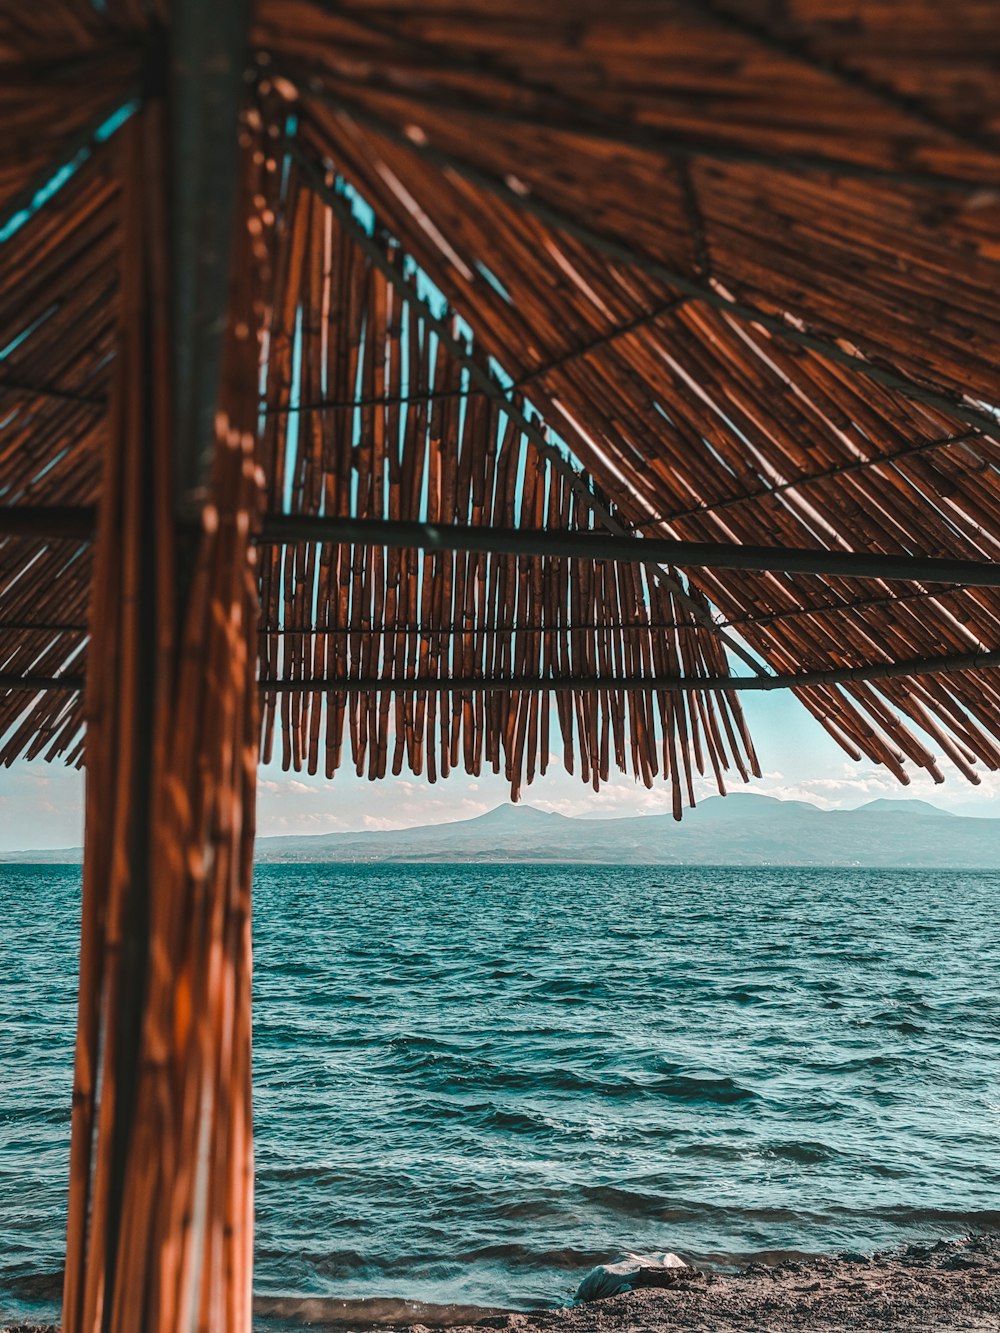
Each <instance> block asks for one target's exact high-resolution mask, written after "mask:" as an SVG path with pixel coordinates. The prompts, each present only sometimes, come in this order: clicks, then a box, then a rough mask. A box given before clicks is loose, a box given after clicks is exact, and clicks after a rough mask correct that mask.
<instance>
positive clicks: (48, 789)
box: [0, 692, 1000, 851]
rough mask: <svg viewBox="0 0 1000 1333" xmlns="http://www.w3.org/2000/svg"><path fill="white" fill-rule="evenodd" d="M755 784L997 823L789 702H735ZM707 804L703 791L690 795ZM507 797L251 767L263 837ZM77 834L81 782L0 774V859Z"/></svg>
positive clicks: (463, 779)
mask: <svg viewBox="0 0 1000 1333" xmlns="http://www.w3.org/2000/svg"><path fill="white" fill-rule="evenodd" d="M743 706H744V710H745V712H746V715H747V720H748V722H749V724H750V729H751V733H752V735H753V738H754V743H755V745H756V747H757V754H758V757H759V759H760V763H761V768H762V769H763V770H764V776H763V778H761V779H759V780H758V781H755V782H753V783H752V784H750V786H749V787H744V786H743V784H742V783H741V782H740V780H739V777H738V776H737V777H736V779H735V781H734V782H733V783H732V785H731V791H733V792H736V791H744V790H749V791H756V792H761V793H764V794H766V795H769V796H776V797H778V798H780V799H783V800H804V801H811V802H812V803H813V804H814V805H818V806H820V807H821V808H823V809H835V808H840V809H851V808H853V807H855V806H859V805H864V804H865V802H866V801H871V800H874V799H875V798H876V797H879V796H888V797H897V798H898V797H904V798H905V797H918V798H920V799H922V800H929V801H931V802H932V803H933V804H934V805H937V806H940V807H941V808H942V809H944V810H949V811H952V812H953V813H955V814H964V815H976V816H985V817H990V816H993V817H996V818H1000V774H996V773H984V774H983V776H982V783H981V785H980V786H978V787H976V786H972V785H971V784H969V783H968V782H966V780H965V779H964V778H963V777H962V775H961V774H960V773H958V772H957V771H956V770H955V769H954V768H952V767H951V765H950V764H949V763H948V762H947V761H946V760H944V759H942V760H941V768H942V771H943V772H944V773H945V774H946V781H945V782H944V784H942V785H940V786H936V785H935V784H934V783H933V782H932V781H931V779H930V778H929V777H927V775H926V774H924V773H922V772H915V773H914V776H913V780H912V782H911V784H910V786H909V787H905V788H904V787H900V786H899V784H898V783H897V782H896V781H895V779H894V778H893V777H892V775H891V774H890V773H888V772H887V771H886V770H884V769H881V768H878V767H876V766H875V765H872V764H870V763H868V762H867V761H862V762H861V763H860V764H856V763H853V762H852V761H851V760H850V759H848V757H847V756H846V755H845V754H844V753H843V752H842V751H841V750H840V749H839V748H838V747H837V746H836V745H835V744H834V742H833V741H832V740H831V739H830V738H829V737H828V736H827V734H826V732H824V731H823V730H822V728H821V727H820V726H819V725H818V723H816V722H815V721H814V720H813V719H812V718H811V717H810V716H809V715H808V713H806V711H805V709H804V708H803V707H802V706H801V704H799V703H798V701H797V700H796V699H795V698H794V697H793V696H792V695H790V694H785V693H781V692H775V693H773V694H770V693H767V694H765V693H761V694H754V693H750V694H744V696H743ZM713 794H714V784H712V783H709V782H705V783H703V784H702V790H701V792H699V793H698V795H699V799H700V798H701V797H702V796H711V795H713ZM509 799H510V793H509V790H508V787H507V784H506V783H505V782H504V781H503V779H502V778H501V777H496V776H494V775H493V774H492V773H490V774H488V775H484V776H481V777H479V778H471V777H467V776H466V775H465V774H459V773H454V774H452V775H451V776H450V777H448V778H446V779H445V780H443V781H439V782H437V783H436V784H434V785H430V784H429V783H428V782H427V781H426V779H425V778H415V777H413V776H412V775H406V774H404V775H402V776H400V777H398V778H386V779H385V780H383V781H382V782H369V781H368V780H367V779H366V778H357V777H356V776H355V775H354V772H353V770H351V769H342V770H341V771H340V772H339V773H338V774H337V775H336V777H335V778H334V779H333V780H332V781H328V780H327V779H326V778H325V777H322V776H320V777H316V778H311V777H309V776H308V775H307V774H304V773H284V772H282V770H281V768H280V766H279V765H277V764H270V765H265V766H263V767H262V768H261V771H260V775H259V781H258V811H257V827H258V833H259V834H260V835H261V836H267V835H272V834H281V833H332V832H336V831H349V830H357V829H383V828H405V827H407V826H410V825H414V824H437V823H443V822H446V821H448V820H453V819H470V818H472V817H474V816H475V815H479V814H484V813H485V812H486V811H487V810H492V809H493V808H494V807H495V806H497V805H502V804H503V803H505V802H506V801H508V800H509ZM522 801H524V802H525V803H526V804H528V805H534V806H537V807H538V808H539V809H542V810H555V811H558V812H559V813H560V814H566V815H587V816H588V817H591V818H594V817H597V818H601V817H607V818H612V817H614V818H620V817H623V816H629V815H642V814H656V813H661V812H664V811H667V810H669V809H670V804H671V798H670V789H669V787H668V786H667V784H665V783H663V782H662V781H661V782H660V784H659V785H657V786H655V787H654V788H653V789H652V790H649V791H647V789H646V788H645V787H643V786H642V785H641V784H638V783H636V782H634V781H633V780H632V779H631V778H628V777H622V776H616V777H615V778H613V779H612V781H611V782H609V783H608V784H607V785H606V786H604V787H602V788H601V791H600V792H598V793H595V792H594V791H593V789H592V788H590V787H585V786H584V784H583V783H582V782H581V781H580V777H579V774H577V775H576V776H572V777H571V776H570V775H568V774H567V773H565V772H564V771H563V769H562V765H561V760H560V761H559V762H555V761H554V762H553V765H552V767H551V768H550V769H549V772H548V774H547V775H546V777H545V778H543V779H536V781H535V782H534V783H533V784H532V785H531V786H530V787H529V788H527V789H526V790H525V792H524V794H523V796H522ZM82 836H83V777H82V775H81V774H80V773H78V772H77V771H75V770H73V769H67V768H65V767H64V766H63V765H62V764H58V763H57V764H45V763H42V762H40V761H35V762H32V763H17V764H14V765H13V766H12V767H11V768H9V769H0V851H18V850H22V849H29V848H36V847H37V848H49V847H74V846H79V845H80V843H81V841H82Z"/></svg>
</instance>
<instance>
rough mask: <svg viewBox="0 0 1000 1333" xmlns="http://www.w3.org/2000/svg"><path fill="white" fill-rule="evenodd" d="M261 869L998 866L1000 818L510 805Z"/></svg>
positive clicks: (336, 844) (717, 802)
mask: <svg viewBox="0 0 1000 1333" xmlns="http://www.w3.org/2000/svg"><path fill="white" fill-rule="evenodd" d="M256 857H257V860H258V861H259V862H261V863H265V864H281V863H284V864H288V863H296V862H299V863H309V862H341V863H358V862H361V863H363V862H373V863H375V862H399V863H405V862H435V861H437V862H451V863H456V862H469V863H477V862H478V863H497V862H522V863H538V864H543V863H552V864H560V863H564V864H565V863H569V864H571V863H574V862H575V863H577V864H580V863H604V864H609V865H748V866H749V865H796V866H871V867H873V868H874V867H884V868H888V867H893V866H898V867H921V868H928V869H955V870H961V869H991V870H992V869H1000V818H998V819H971V818H966V817H963V816H960V815H951V814H948V813H947V812H946V811H944V810H939V809H938V808H937V807H936V806H933V805H930V804H928V803H927V802H926V801H915V800H913V801H908V800H877V801H871V802H869V804H868V805H863V806H861V807H860V809H857V810H821V809H820V808H819V807H818V806H815V805H811V804H810V803H809V802H807V801H780V800H777V799H775V798H774V797H771V796H758V795H752V794H748V793H742V794H741V793H736V794H733V795H731V796H727V797H725V798H722V797H712V798H710V799H709V800H706V801H704V802H703V803H702V804H701V805H699V806H698V807H697V808H696V809H694V810H689V811H686V812H685V815H684V819H683V820H682V821H681V823H679V824H678V823H677V822H675V820H674V819H673V818H672V817H671V816H670V815H669V814H663V815H638V816H632V817H629V818H625V819H583V818H571V817H569V816H567V815H560V814H552V813H548V812H546V811H543V810H538V809H536V808H535V807H533V806H530V805H502V806H498V807H497V808H496V809H495V810H491V811H489V812H488V813H487V814H484V815H479V816H477V817H476V818H474V819H462V820H456V821H454V822H452V823H447V824H428V825H423V826H420V827H417V828H407V829H388V830H379V831H365V832H358V833H320V834H312V835H288V836H282V837H270V838H258V840H257V847H256ZM79 859H80V851H79V849H78V848H68V849H66V850H65V851H58V852H50V851H47V852H8V853H6V854H3V855H0V860H2V861H8V862H10V861H21V862H48V863H72V862H74V861H79Z"/></svg>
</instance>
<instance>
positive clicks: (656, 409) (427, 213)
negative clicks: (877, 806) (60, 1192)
mask: <svg viewBox="0 0 1000 1333" xmlns="http://www.w3.org/2000/svg"><path fill="white" fill-rule="evenodd" d="M998 68H1000V15H998V13H997V10H996V7H995V5H994V4H993V3H992V0H952V3H950V4H948V5H947V6H945V5H935V4H932V3H929V2H928V0H897V3H895V4H892V5H888V4H883V3H876V0H840V3H830V2H829V0H824V2H823V3H820V2H819V0H777V2H774V0H697V3H696V2H695V0H655V2H654V0H620V2H619V3H617V4H614V5H608V4H605V3H600V4H599V3H597V2H596V0H549V3H547V4H545V5H540V4H538V3H531V4H528V3H523V0H489V2H488V3H487V2H486V0H465V3H464V4H462V5H452V4H449V3H447V0H410V2H409V3H407V4H396V3H394V2H393V0H280V2H279V0H257V3H254V4H251V3H249V0H213V3H211V4H204V3H201V0H175V2H174V3H172V4H169V3H167V0H48V3H45V4H34V5H32V4H25V3H24V2H23V0H2V3H0V108H2V113H3V125H4V130H5V133H4V135H3V136H2V138H0V240H2V249H0V348H2V351H0V746H2V749H0V757H2V759H3V761H4V762H5V763H8V764H9V763H11V762H13V761H14V760H15V759H17V758H19V757H23V756H27V757H31V758H34V757H45V758H47V759H52V760H54V759H63V760H66V761H68V762H69V763H71V764H81V765H83V767H84V768H85V771H86V802H85V806H86V838H85V856H84V872H83V904H82V937H81V954H80V993H79V1024H78V1032H77V1039H76V1057H75V1081H74V1087H73V1102H72V1144H71V1162H70V1185H69V1216H68V1235H67V1257H66V1275H65V1295H64V1309H63V1329H64V1333H98V1331H99V1330H114V1331H116V1333H136V1330H158V1331H159V1333H175V1330H182V1329H199V1330H227V1331H228V1330H232V1331H233V1333H236V1331H237V1330H249V1328H250V1321H251V1269H252V1262H251V1260H252V1235H253V1228H252V1218H253V1156H252V1134H251V1104H250V1084H251V1068H250V976H251V959H250V882H251V870H252V860H253V832H254V790H255V774H256V770H257V765H258V760H259V758H260V756H261V755H263V756H264V757H267V758H270V757H271V756H272V755H273V754H274V753H276V752H278V751H280V754H281V758H282V761H283V763H284V764H285V766H286V767H291V768H296V769H308V770H309V771H310V772H317V771H325V772H326V773H327V774H330V775H332V774H333V773H334V771H335V770H336V769H337V768H338V767H339V766H340V765H341V763H343V762H349V763H352V764H353V765H354V766H355V767H356V768H357V770H358V772H359V773H362V774H367V775H368V776H370V777H372V778H380V777H384V776H385V775H387V774H389V773H399V772H401V771H402V770H403V769H409V770H412V772H413V773H416V774H426V776H427V778H428V779H429V780H431V781H433V780H435V779H437V778H439V777H444V776H446V775H447V774H448V772H449V771H450V770H451V769H454V768H462V769H465V770H466V771H468V772H471V773H479V772H480V771H482V770H494V771H497V772H500V773H503V774H504V775H505V776H506V778H507V779H508V780H509V782H510V785H511V789H512V793H513V794H514V795H515V796H516V795H517V793H518V791H519V789H520V788H521V786H522V785H523V784H524V783H528V782H530V781H531V780H532V779H533V778H534V777H535V776H536V774H540V773H544V771H545V769H546V767H547V765H548V764H549V763H550V761H551V759H552V756H553V755H555V756H558V762H560V763H564V764H565V766H566V767H567V768H569V769H571V770H575V771H577V772H578V773H579V774H580V776H581V777H582V779H583V780H584V781H586V782H590V783H593V784H594V785H595V786H598V785H600V783H601V782H602V781H604V780H606V779H607V778H608V776H609V774H610V772H611V771H612V770H622V771H625V772H629V773H632V774H634V775H635V777H636V779H637V780H639V781H641V782H643V783H646V784H652V783H653V782H656V781H666V783H667V784H668V787H669V789H670V790H671V791H672V794H673V803H674V811H675V813H676V814H677V816H678V817H679V816H680V814H681V811H682V807H683V805H684V804H685V803H687V802H690V801H693V800H694V796H695V790H696V782H698V781H700V779H701V778H702V777H703V776H708V777H709V778H710V779H711V780H712V781H713V782H715V783H716V784H717V785H718V787H719V789H720V790H722V789H723V784H724V781H725V780H726V778H727V777H729V776H733V777H736V778H739V779H746V778H748V777H749V776H750V775H752V774H754V773H756V772H757V771H758V766H757V758H756V756H755V753H754V749H753V744H752V740H751V737H750V735H749V733H748V730H747V727H746V725H745V722H744V718H743V714H742V711H741V707H740V698H741V695H742V693H743V692H744V691H746V690H771V689H786V690H791V691H793V692H794V694H795V696H796V697H797V698H798V699H799V700H800V701H801V703H802V705H803V707H804V708H806V709H807V710H808V711H809V713H811V714H812V715H813V717H814V718H816V719H817V720H818V722H819V723H820V724H821V725H822V726H823V727H824V728H825V729H826V730H827V732H829V734H830V735H831V736H832V737H833V738H834V740H836V741H837V743H838V744H839V745H840V746H841V747H842V748H843V749H844V751H845V752H846V753H847V754H848V755H849V756H851V757H852V758H854V759H860V758H862V757H864V758H867V759H868V760H870V761H872V762H874V763H877V764H880V765H884V766H885V767H886V768H888V769H889V770H891V772H892V773H894V774H895V775H896V777H898V778H899V779H900V780H901V781H905V780H907V775H908V773H909V772H911V771H913V770H914V769H923V770H925V771H927V772H928V773H930V774H932V775H933V776H934V777H935V778H936V779H939V778H940V777H941V774H940V772H939V768H938V765H939V762H940V756H942V755H944V756H946V757H947V759H948V760H949V761H950V763H951V764H952V765H954V766H955V767H956V768H957V769H959V770H960V771H961V772H963V773H964V774H965V775H966V776H967V777H968V778H969V779H970V780H972V781H976V780H978V774H979V773H980V772H981V771H982V770H984V769H992V770H996V769H997V768H998V767H1000V679H998V676H997V671H996V668H997V666H998V665H1000V594H998V585H1000V569H998V566H997V564H996V559H997V553H998V550H1000V475H998V471H997V464H998V461H1000V422H998V409H1000V384H998V370H997V367H998V365H1000V307H998V302H997V294H998V290H1000V282H998V279H1000V174H998V171H1000V80H998V79H997V77H996V71H997V69H998Z"/></svg>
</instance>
